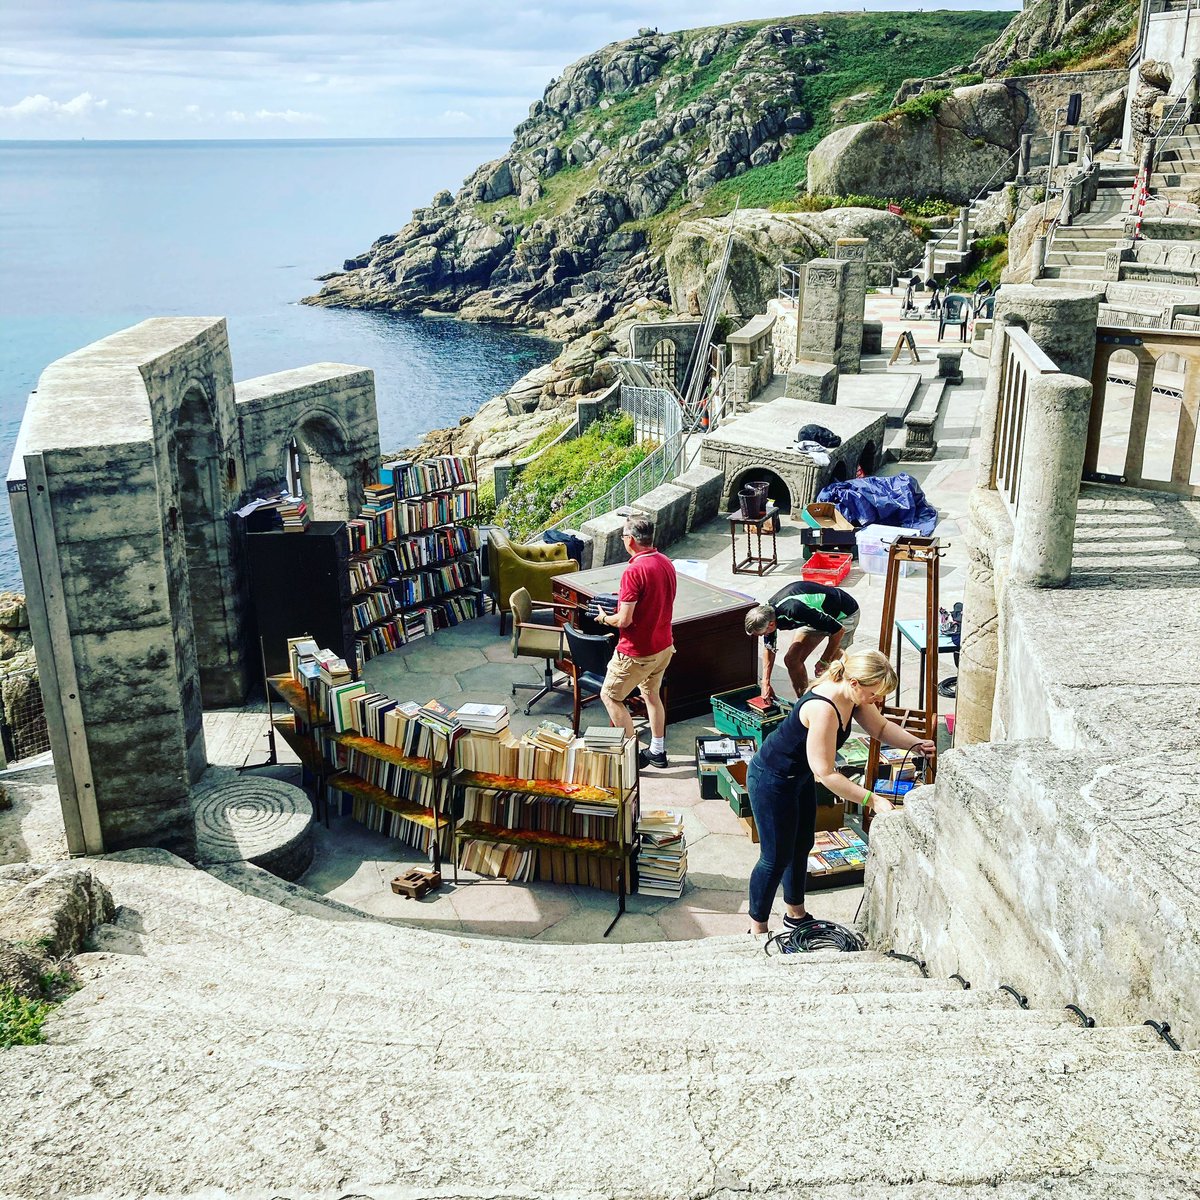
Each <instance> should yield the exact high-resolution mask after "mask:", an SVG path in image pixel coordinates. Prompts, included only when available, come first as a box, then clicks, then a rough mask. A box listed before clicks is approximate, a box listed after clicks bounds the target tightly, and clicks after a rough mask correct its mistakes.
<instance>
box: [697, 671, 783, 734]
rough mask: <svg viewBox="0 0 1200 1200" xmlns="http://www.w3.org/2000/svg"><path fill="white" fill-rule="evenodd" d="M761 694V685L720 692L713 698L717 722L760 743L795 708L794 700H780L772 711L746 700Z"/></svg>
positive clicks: (717, 724)
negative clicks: (766, 710)
mask: <svg viewBox="0 0 1200 1200" xmlns="http://www.w3.org/2000/svg"><path fill="white" fill-rule="evenodd" d="M758 695H761V692H760V690H759V688H758V687H757V686H754V687H743V688H734V689H733V691H731V692H718V693H717V694H716V695H715V696H713V698H712V710H713V724H715V725H716V727H717V728H718V729H719V730H720V731H721V732H722V733H728V734H730V735H731V736H732V737H752V738H753V739H754V740H755V742H757V743H758V745H760V746H761V745H762V743H763V738H765V737H766V736H767V734H768V733H770V732H771V730H772V729H774V728H775V726H776V725H778V724H779V723H780V722H781V721H782V720H783V718H784V717H786V716H787V714H788V711H789V710H790V709H791V707H792V705H791V702H790V701H788V700H780V701H779V704H778V707H777V708H776V709H775V710H774V711H772V712H765V713H762V712H759V711H758V710H757V709H754V708H751V707H750V706H749V705H748V704H747V703H746V701H747V700H751V699H753V698H754V697H755V696H758Z"/></svg>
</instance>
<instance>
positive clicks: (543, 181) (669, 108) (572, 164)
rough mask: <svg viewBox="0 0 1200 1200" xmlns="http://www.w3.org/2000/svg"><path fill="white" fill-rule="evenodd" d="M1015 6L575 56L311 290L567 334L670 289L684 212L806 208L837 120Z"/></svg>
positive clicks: (987, 29) (774, 27)
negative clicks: (497, 142)
mask: <svg viewBox="0 0 1200 1200" xmlns="http://www.w3.org/2000/svg"><path fill="white" fill-rule="evenodd" d="M1010 16H1011V14H1009V13H994V14H991V13H987V14H985V13H967V14H947V13H937V14H922V13H903V14H897V13H887V14H885V13H864V14H857V13H855V14H827V15H821V16H818V17H811V18H800V17H796V18H788V19H784V20H778V21H771V22H748V23H745V24H740V25H729V26H721V27H717V28H709V29H698V30H690V31H686V32H682V33H667V34H663V33H658V32H656V31H652V30H643V31H642V32H641V33H640V34H639V35H638V36H637V37H635V38H630V39H628V40H626V41H622V42H616V43H614V44H612V45H610V46H606V47H605V48H604V49H602V50H599V51H597V52H596V53H594V54H590V55H588V56H587V57H585V58H582V59H580V60H579V61H578V62H576V63H574V64H573V65H571V66H570V67H568V68H567V69H566V70H565V71H564V72H563V74H562V76H561V77H559V78H558V79H555V80H553V81H552V82H551V83H550V85H549V86H548V87H547V88H546V91H545V93H544V95H543V96H542V98H541V99H540V100H538V101H536V102H535V103H534V104H533V106H532V108H531V109H530V114H529V117H528V119H527V120H525V121H523V122H522V123H521V125H519V126H518V127H517V129H516V131H515V137H514V140H513V143H512V145H511V147H510V149H509V152H508V153H507V154H506V155H505V156H504V157H503V158H501V159H498V160H496V161H495V162H491V163H486V164H485V165H483V166H482V167H480V168H479V169H478V170H477V171H475V172H474V173H473V174H472V175H471V176H470V177H469V178H468V179H467V180H466V182H465V183H464V184H463V186H462V188H461V189H460V190H459V191H458V193H457V194H456V195H451V194H450V193H449V192H441V193H439V194H438V195H437V196H435V197H434V198H433V200H432V202H431V203H430V205H429V206H428V207H426V208H422V209H418V210H416V211H415V212H414V213H413V218H412V220H411V221H410V222H409V223H408V224H407V225H406V226H405V227H404V228H403V229H401V230H400V231H399V233H396V234H391V235H388V236H385V237H382V238H380V239H379V240H378V241H376V242H375V243H374V245H372V246H371V247H370V249H369V250H367V251H366V252H365V253H363V254H360V255H358V256H357V257H355V258H353V259H349V260H348V261H347V262H346V263H345V265H344V269H343V270H342V271H340V272H338V273H336V274H334V275H332V276H329V277H328V278H327V279H326V280H325V283H324V286H323V287H322V289H321V292H320V294H319V295H317V296H315V297H312V298H311V302H313V303H318V304H326V305H346V306H352V307H368V308H382V309H389V308H391V309H401V308H407V309H418V310H421V309H433V310H437V311H439V312H453V313H457V314H459V315H460V316H463V317H467V318H471V319H477V320H498V321H507V322H514V323H520V324H525V325H531V326H540V327H543V328H545V329H546V331H547V332H548V333H550V334H551V335H553V336H558V337H563V338H569V337H573V336H576V335H578V334H579V333H581V332H584V331H586V330H588V329H592V328H595V327H597V326H598V325H599V324H601V323H602V322H604V321H605V320H607V319H608V318H609V317H611V316H612V315H613V314H614V313H615V312H617V311H619V310H620V309H622V308H623V307H625V306H626V305H628V304H629V303H631V302H632V301H633V300H635V299H643V298H662V299H666V298H667V294H668V290H667V281H666V275H665V270H664V261H663V253H662V250H663V247H665V245H666V244H667V242H668V241H669V234H670V232H671V230H672V228H673V226H674V224H676V223H677V222H678V220H680V219H682V218H684V217H688V216H702V215H705V214H706V213H708V212H718V213H719V212H726V211H728V210H729V209H730V208H732V207H733V203H734V199H735V196H737V195H738V194H741V196H742V201H743V204H744V205H746V204H753V205H755V206H762V207H778V206H781V205H783V206H786V205H787V204H792V205H794V204H795V202H796V198H797V193H798V191H799V190H802V188H803V181H804V166H805V160H806V157H807V153H808V151H809V150H810V149H811V148H812V146H813V145H815V144H816V142H817V141H818V140H819V138H820V137H821V136H822V135H823V134H824V133H826V132H828V130H829V129H830V128H832V127H833V126H834V123H835V121H836V120H838V119H862V118H863V117H864V116H871V115H874V114H875V113H877V112H881V111H883V110H884V109H886V108H887V107H888V106H889V105H890V103H891V98H892V96H893V94H894V93H895V90H896V88H897V87H898V86H899V85H900V83H901V82H902V81H903V79H904V77H905V76H908V75H913V74H935V73H937V72H939V71H944V70H946V69H947V68H949V67H951V66H953V65H954V64H955V63H961V62H963V61H965V60H966V59H967V58H968V57H969V56H970V55H972V54H974V53H975V52H976V50H978V49H979V47H980V46H982V45H984V44H985V43H986V42H988V41H990V40H991V39H992V38H994V37H995V36H996V34H997V33H998V32H999V31H1000V30H1001V29H1002V28H1003V26H1004V24H1005V23H1006V22H1007V21H1008V20H1009V18H1010Z"/></svg>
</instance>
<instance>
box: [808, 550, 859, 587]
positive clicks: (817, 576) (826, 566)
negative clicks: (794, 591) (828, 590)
mask: <svg viewBox="0 0 1200 1200" xmlns="http://www.w3.org/2000/svg"><path fill="white" fill-rule="evenodd" d="M849 574H850V555H849V554H830V553H828V552H826V551H824V550H818V551H817V552H816V553H815V554H813V555H812V556H811V557H810V558H809V560H808V562H806V563H805V564H804V566H803V567H801V569H800V578H801V579H804V580H806V581H807V582H808V583H827V584H830V585H832V584H835V583H841V582H842V580H843V579H845V578H846V576H847V575H849Z"/></svg>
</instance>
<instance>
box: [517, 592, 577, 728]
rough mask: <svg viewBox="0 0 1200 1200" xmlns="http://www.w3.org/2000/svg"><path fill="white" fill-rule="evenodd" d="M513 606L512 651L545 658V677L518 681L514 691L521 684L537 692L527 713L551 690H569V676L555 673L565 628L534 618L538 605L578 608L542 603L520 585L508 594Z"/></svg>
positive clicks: (566, 608) (549, 607)
mask: <svg viewBox="0 0 1200 1200" xmlns="http://www.w3.org/2000/svg"><path fill="white" fill-rule="evenodd" d="M508 603H509V608H510V609H511V610H512V615H513V627H512V652H513V658H538V659H541V661H542V667H543V671H542V681H541V682H540V683H514V684H513V685H512V694H513V695H514V696H515V695H516V694H517V688H525V689H526V690H531V691H533V692H534V695H533V696H531V697H530V699H529V703H528V704H526V705H525V709H524V712H525V715H526V716H529V710H530V709H531V708H533V706H534V705H535V704H536V703H537V702H538V701H539V700H540V699H541V698H542V697H543V696H546V695H549V693H550V692H559V691H564V692H565V691H566V685H567V682H568V680H567V676H565V675H559V676H558V677H557V678H556V677H555V674H554V664H555V662H557V661H558V660H559V659H561V658H563V657H564V651H563V631H562V626H560V625H547V624H543V623H542V622H539V621H535V620H534V610H535V609H539V610H541V609H550V610H554V609H563V610H565V611H568V612H573V611H574V606H573V605H569V604H553V603H551V604H539V603H535V602H534V601H533V599H532V598H531V597H530V595H529V592H528V590H527V589H526V588H517V590H516V591H515V592H513V594H512V595H511V596H510V597H509V598H508Z"/></svg>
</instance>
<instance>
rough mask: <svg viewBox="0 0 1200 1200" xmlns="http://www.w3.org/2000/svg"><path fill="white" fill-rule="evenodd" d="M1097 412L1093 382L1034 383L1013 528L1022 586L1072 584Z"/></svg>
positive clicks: (1066, 378) (1053, 379) (1015, 568)
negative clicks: (1089, 447) (1091, 429)
mask: <svg viewBox="0 0 1200 1200" xmlns="http://www.w3.org/2000/svg"><path fill="white" fill-rule="evenodd" d="M1091 412H1092V385H1091V383H1090V382H1089V381H1088V380H1086V379H1080V378H1078V377H1076V376H1074V375H1047V376H1043V377H1042V378H1040V379H1034V380H1032V381H1031V384H1030V388H1029V393H1028V397H1027V400H1026V409H1025V439H1024V461H1023V462H1022V464H1021V483H1020V488H1021V492H1020V504H1019V506H1018V508H1017V518H1016V522H1015V525H1014V529H1013V545H1012V560H1011V561H1012V578H1013V581H1014V582H1016V583H1024V584H1027V585H1029V586H1031V587H1064V586H1065V585H1066V584H1067V583H1069V582H1070V579H1071V555H1072V552H1073V551H1074V548H1075V516H1076V511H1077V509H1078V506H1079V481H1080V478H1081V477H1082V474H1083V458H1084V451H1085V449H1086V446H1087V431H1088V421H1089V420H1090V418H1091Z"/></svg>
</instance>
